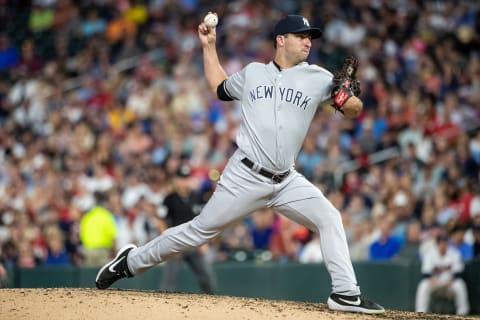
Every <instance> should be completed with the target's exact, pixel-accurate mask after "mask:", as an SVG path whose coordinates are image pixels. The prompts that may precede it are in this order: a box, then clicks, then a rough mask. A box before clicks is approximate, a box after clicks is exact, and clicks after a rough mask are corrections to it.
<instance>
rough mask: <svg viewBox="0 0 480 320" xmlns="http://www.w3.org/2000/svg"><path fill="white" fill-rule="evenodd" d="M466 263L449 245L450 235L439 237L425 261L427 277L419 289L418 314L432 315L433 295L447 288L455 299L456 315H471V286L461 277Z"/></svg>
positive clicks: (417, 297) (423, 270) (424, 268)
mask: <svg viewBox="0 0 480 320" xmlns="http://www.w3.org/2000/svg"><path fill="white" fill-rule="evenodd" d="M463 268H464V264H463V261H462V257H461V256H460V253H459V252H458V250H457V249H455V248H453V247H450V246H449V245H448V235H447V234H445V233H441V234H439V235H438V236H437V238H436V245H435V246H434V247H432V248H431V250H429V251H428V252H426V254H425V256H424V257H423V259H422V274H423V275H424V278H423V279H422V280H421V281H420V283H419V284H418V287H417V294H416V298H415V311H416V312H428V310H429V304H430V298H431V294H432V292H433V291H434V290H439V289H441V288H446V289H447V291H449V292H451V293H452V294H453V296H454V300H455V305H456V313H457V314H459V315H465V314H468V312H469V310H470V305H469V302H468V295H467V294H468V293H467V286H466V285H465V282H464V281H463V279H462V278H461V277H460V274H461V272H462V271H463Z"/></svg>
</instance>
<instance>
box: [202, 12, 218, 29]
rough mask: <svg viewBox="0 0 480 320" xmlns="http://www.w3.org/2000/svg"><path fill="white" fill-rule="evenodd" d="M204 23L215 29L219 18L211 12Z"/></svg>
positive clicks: (204, 19)
mask: <svg viewBox="0 0 480 320" xmlns="http://www.w3.org/2000/svg"><path fill="white" fill-rule="evenodd" d="M203 22H204V23H205V24H206V25H207V26H209V27H212V28H215V27H216V26H217V24H218V16H217V14H216V13H212V12H209V13H207V15H206V16H205V18H203Z"/></svg>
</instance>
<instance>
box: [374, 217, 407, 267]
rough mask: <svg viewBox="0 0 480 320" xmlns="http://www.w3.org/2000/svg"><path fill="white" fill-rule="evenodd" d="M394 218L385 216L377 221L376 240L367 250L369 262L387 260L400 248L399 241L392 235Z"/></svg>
mask: <svg viewBox="0 0 480 320" xmlns="http://www.w3.org/2000/svg"><path fill="white" fill-rule="evenodd" d="M395 223H396V218H395V217H394V216H393V215H392V214H386V215H384V216H382V217H381V219H380V220H379V226H378V238H377V240H375V241H373V242H372V244H371V245H370V248H369V259H370V260H389V259H391V258H393V257H394V256H395V255H396V254H397V253H398V252H399V251H400V248H401V246H402V243H401V241H400V240H399V239H398V238H397V237H395V236H394V235H393V230H394V228H395Z"/></svg>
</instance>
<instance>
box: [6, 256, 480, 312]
mask: <svg viewBox="0 0 480 320" xmlns="http://www.w3.org/2000/svg"><path fill="white" fill-rule="evenodd" d="M354 268H355V271H356V274H357V278H358V283H359V285H360V286H361V288H362V292H363V293H364V294H365V295H367V296H368V297H370V298H371V299H373V300H375V301H377V302H379V303H380V304H382V305H384V306H385V307H386V308H389V309H396V310H406V311H408V310H410V311H411V310H413V309H414V299H415V291H416V287H417V284H418V281H419V280H420V277H421V274H420V264H418V263H408V262H361V263H355V264H354ZM162 269H163V268H162V266H161V265H160V266H157V267H154V268H152V269H150V270H149V271H147V272H146V273H144V274H143V275H141V276H137V277H135V278H131V279H122V280H120V281H118V282H117V283H116V284H115V285H114V287H116V288H124V289H139V290H159V286H160V279H161V273H162ZM213 270H214V274H215V278H216V286H217V290H216V292H217V293H218V294H222V295H232V296H245V297H261V298H268V299H280V300H295V301H308V302H323V303H324V302H325V301H326V299H327V297H328V295H329V294H330V277H329V275H328V273H327V270H326V269H325V266H324V265H323V264H297V263H288V264H275V263H263V264H258V263H255V262H248V263H235V262H230V263H218V264H215V265H214V267H213ZM96 272H97V268H76V267H37V268H35V269H10V270H9V282H8V287H12V288H13V287H17V288H40V287H48V288H51V287H88V288H91V287H94V286H95V284H94V281H95V275H96ZM464 278H465V280H466V283H467V286H468V292H469V299H470V304H471V306H472V313H474V314H480V261H474V262H469V263H467V265H466V268H465V272H464ZM178 291H181V292H192V293H198V292H199V287H198V284H197V282H196V280H195V277H194V276H193V274H192V272H191V271H190V269H188V268H187V267H186V266H185V267H184V268H183V270H182V272H181V274H180V282H179V288H178Z"/></svg>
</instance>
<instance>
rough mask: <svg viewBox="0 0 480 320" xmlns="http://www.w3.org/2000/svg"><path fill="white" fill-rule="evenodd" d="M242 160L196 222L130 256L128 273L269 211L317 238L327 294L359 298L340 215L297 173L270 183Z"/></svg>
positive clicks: (234, 160) (235, 159)
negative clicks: (327, 279)
mask: <svg viewBox="0 0 480 320" xmlns="http://www.w3.org/2000/svg"><path fill="white" fill-rule="evenodd" d="M243 157H245V155H244V154H243V152H241V151H240V150H237V151H236V152H235V153H234V155H233V156H232V157H231V159H230V160H229V161H228V164H227V166H226V167H225V169H224V171H223V173H222V176H221V178H220V180H219V182H218V185H217V187H216V190H215V192H214V193H213V195H212V197H211V198H210V200H209V201H208V202H207V204H206V205H205V207H204V208H203V210H202V212H201V213H200V214H199V215H198V216H197V217H195V218H194V219H193V220H191V221H189V222H187V223H184V224H182V225H179V226H176V227H172V228H169V229H167V230H166V231H165V232H163V233H162V234H161V235H160V236H158V237H157V238H155V239H153V240H151V241H150V242H148V243H146V244H145V245H143V246H141V247H139V248H136V249H133V250H132V251H130V253H129V254H128V260H127V263H128V266H129V269H130V271H131V272H132V274H134V275H138V274H140V273H142V272H144V271H146V270H147V269H149V268H151V267H153V266H155V265H157V264H158V263H160V262H162V261H165V260H167V259H168V258H170V257H171V256H173V255H175V254H177V253H181V252H184V251H185V250H188V249H191V248H194V247H198V246H200V245H202V244H204V243H206V242H208V241H209V240H211V239H213V238H215V237H216V236H218V235H219V234H220V233H221V232H222V231H223V230H224V229H225V228H227V227H228V226H230V225H232V224H234V223H236V222H238V221H240V220H242V219H243V218H244V217H245V216H247V215H248V214H250V213H252V212H254V211H256V210H258V209H261V208H264V207H272V208H274V209H275V210H276V211H277V212H279V213H281V214H283V215H284V216H286V217H288V218H289V219H291V220H293V221H295V222H297V223H299V224H302V225H304V226H306V227H307V228H309V229H311V230H312V231H314V232H318V233H319V234H320V237H321V250H322V255H323V258H324V263H325V266H326V268H327V270H328V272H329V273H330V276H331V278H332V292H334V293H340V294H346V295H357V294H360V288H359V287H358V286H357V281H356V278H355V273H354V270H353V266H352V263H351V260H350V255H349V251H348V245H347V239H346V236H345V231H344V229H343V224H342V220H341V216H340V213H339V211H338V210H337V209H336V208H335V207H334V206H333V205H332V203H331V202H330V201H329V200H328V199H327V198H326V197H325V196H324V195H323V194H322V192H321V191H320V190H319V189H318V188H317V187H315V186H314V185H313V184H312V183H311V182H309V181H308V180H307V179H306V178H305V177H304V176H303V175H301V174H299V173H298V172H297V171H295V170H292V172H291V173H290V174H289V175H288V176H287V177H286V178H285V179H284V180H283V181H282V182H281V183H274V182H273V181H272V180H271V179H269V178H266V177H264V176H262V175H260V174H258V173H257V172H255V171H253V170H252V169H250V168H248V167H247V166H245V165H244V164H243V163H241V159H242V158H243Z"/></svg>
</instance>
